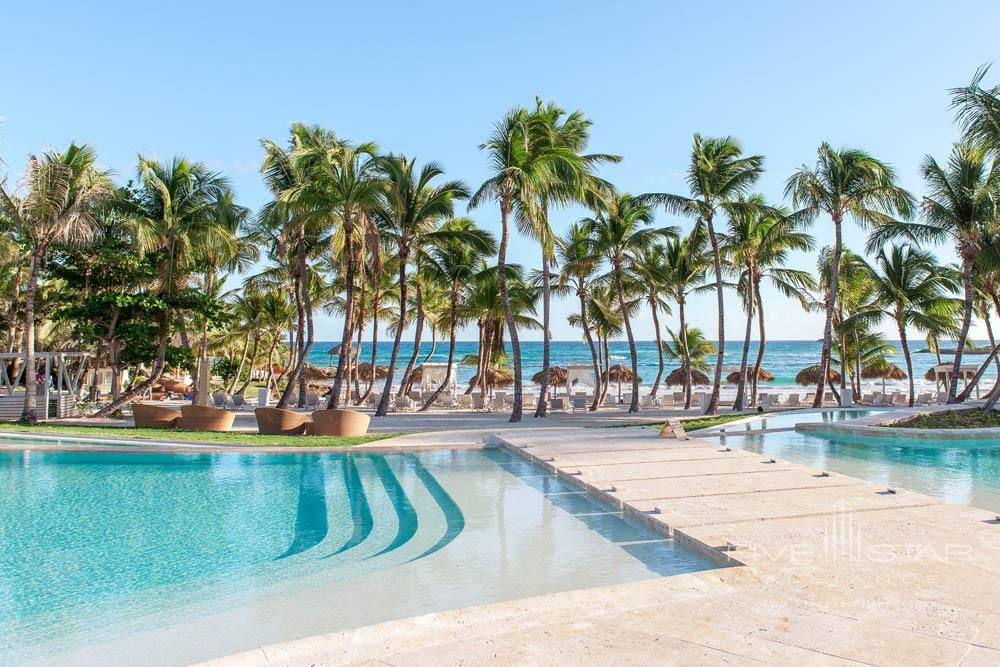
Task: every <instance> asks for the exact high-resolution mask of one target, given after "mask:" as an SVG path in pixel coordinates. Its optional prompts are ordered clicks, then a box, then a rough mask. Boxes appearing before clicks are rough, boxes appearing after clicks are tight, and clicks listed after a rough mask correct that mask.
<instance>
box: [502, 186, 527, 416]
mask: <svg viewBox="0 0 1000 667" xmlns="http://www.w3.org/2000/svg"><path fill="white" fill-rule="evenodd" d="M509 217H510V198H509V196H507V195H504V196H503V198H502V200H501V202H500V248H499V252H498V253H497V282H498V283H499V285H500V300H501V301H502V302H503V314H504V318H505V319H506V321H507V331H508V332H509V333H510V349H511V356H512V358H513V361H514V406H513V408H512V409H511V412H510V421H511V422H519V421H521V413H522V411H523V402H524V387H523V386H522V380H521V341H520V339H519V338H518V336H517V322H516V321H515V320H514V309H513V308H512V307H511V305H510V294H509V293H508V291H507V275H506V273H507V244H508V242H509V241H510V220H509Z"/></svg>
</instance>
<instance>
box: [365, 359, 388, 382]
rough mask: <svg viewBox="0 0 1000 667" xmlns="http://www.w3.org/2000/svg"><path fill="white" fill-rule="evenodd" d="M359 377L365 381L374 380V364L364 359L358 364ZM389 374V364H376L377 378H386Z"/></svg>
mask: <svg viewBox="0 0 1000 667" xmlns="http://www.w3.org/2000/svg"><path fill="white" fill-rule="evenodd" d="M357 371H358V379H360V380H364V381H365V382H371V381H372V365H371V363H370V362H367V361H362V362H361V363H360V364H358V368H357ZM388 375H389V367H388V366H376V367H375V377H374V379H376V380H384V379H385V378H386V377H388Z"/></svg>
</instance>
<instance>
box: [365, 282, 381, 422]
mask: <svg viewBox="0 0 1000 667" xmlns="http://www.w3.org/2000/svg"><path fill="white" fill-rule="evenodd" d="M381 306H382V304H381V299H374V300H373V301H372V356H371V361H369V362H368V363H370V364H371V366H372V375H371V379H369V380H368V387H367V388H366V389H365V393H364V395H363V396H361V400H360V401H359V403H364V402H365V401H366V400H368V397H369V396H371V393H372V387H374V386H375V374H376V370H377V368H378V366H376V365H375V362H376V360H377V359H378V311H379V308H381Z"/></svg>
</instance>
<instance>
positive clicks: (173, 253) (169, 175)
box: [94, 156, 231, 417]
mask: <svg viewBox="0 0 1000 667" xmlns="http://www.w3.org/2000/svg"><path fill="white" fill-rule="evenodd" d="M137 180H138V183H139V187H138V190H137V192H136V193H135V195H136V196H135V199H136V200H135V201H131V200H129V201H119V202H118V203H117V206H118V208H119V209H120V211H121V213H122V215H123V216H124V217H125V218H126V219H127V221H128V223H129V224H130V225H131V226H132V227H133V228H134V230H135V233H136V237H137V239H138V242H139V246H140V248H141V250H142V251H143V252H146V253H155V254H156V255H157V256H158V257H160V258H161V259H160V262H159V265H158V267H157V272H156V276H157V278H156V282H155V283H154V285H152V287H151V290H150V291H151V296H153V297H155V298H156V299H159V300H161V301H162V303H163V307H162V308H161V309H160V310H159V312H158V314H157V323H156V324H157V333H156V359H155V360H154V362H153V367H152V370H151V372H150V374H149V376H148V377H147V378H146V379H145V380H143V381H142V382H141V383H139V384H138V385H135V386H133V387H132V388H131V389H130V390H128V391H125V392H123V393H122V394H121V395H120V396H119V397H118V398H117V399H116V400H113V401H111V402H110V403H109V404H107V405H105V406H104V407H103V408H101V409H100V410H98V411H97V412H96V413H94V416H95V417H106V416H108V415H110V414H111V413H113V412H114V411H115V410H117V409H119V408H120V407H121V406H123V405H125V404H127V403H128V402H130V401H131V400H133V399H134V398H135V397H136V396H138V395H140V394H142V393H143V392H144V391H146V390H147V389H148V388H150V387H152V386H153V384H155V383H156V382H157V381H158V380H159V378H160V376H161V375H162V373H163V369H164V367H165V363H166V352H167V347H168V344H169V342H170V333H171V324H172V314H173V312H174V309H175V308H176V300H177V298H178V296H179V295H180V294H181V293H182V291H183V290H184V289H185V288H186V287H187V284H188V282H189V280H190V278H191V275H192V273H193V272H194V271H196V270H197V268H198V262H199V261H200V257H201V252H202V250H203V249H204V248H207V247H211V246H213V245H215V244H217V243H222V240H221V239H220V237H225V236H227V235H228V234H229V232H228V230H226V229H225V228H223V227H221V226H220V225H219V218H218V210H217V206H218V201H219V199H221V198H223V197H225V196H226V194H227V193H229V192H230V190H231V188H230V184H229V181H228V180H227V179H226V178H225V177H223V176H221V175H220V174H218V173H216V172H213V171H211V170H209V169H208V167H207V166H205V164H203V163H201V162H190V161H188V160H186V159H184V158H182V157H175V158H174V159H173V160H172V161H171V162H170V163H169V164H165V163H160V162H158V161H156V160H153V159H149V158H145V157H142V156H139V168H138V179H137Z"/></svg>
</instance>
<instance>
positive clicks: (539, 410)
mask: <svg viewBox="0 0 1000 667" xmlns="http://www.w3.org/2000/svg"><path fill="white" fill-rule="evenodd" d="M551 305H552V280H551V276H550V274H549V255H548V253H547V252H546V251H545V248H544V247H543V248H542V382H541V385H540V386H539V387H538V405H537V406H536V407H535V416H536V417H544V416H545V413H546V411H547V410H548V405H549V403H548V401H549V363H550V358H551V357H550V355H551V352H552V340H551V335H550V333H551V332H550V331H549V317H550V308H551ZM567 391H568V388H567Z"/></svg>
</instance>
